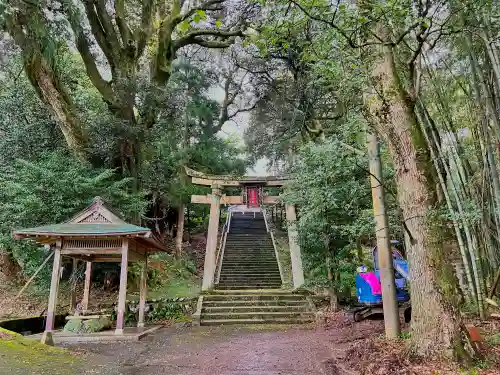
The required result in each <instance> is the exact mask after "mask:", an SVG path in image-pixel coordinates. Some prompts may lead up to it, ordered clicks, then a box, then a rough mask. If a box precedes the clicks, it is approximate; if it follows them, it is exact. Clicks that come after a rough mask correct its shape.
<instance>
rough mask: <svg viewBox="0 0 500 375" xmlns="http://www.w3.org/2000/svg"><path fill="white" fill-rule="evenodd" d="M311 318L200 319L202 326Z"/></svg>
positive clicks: (301, 322) (281, 322)
mask: <svg viewBox="0 0 500 375" xmlns="http://www.w3.org/2000/svg"><path fill="white" fill-rule="evenodd" d="M312 322H313V318H292V319H290V318H274V319H203V318H202V319H201V322H200V324H201V325H202V326H219V325H235V324H242V325H243V324H306V323H312Z"/></svg>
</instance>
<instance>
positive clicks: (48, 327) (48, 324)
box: [41, 239, 62, 345]
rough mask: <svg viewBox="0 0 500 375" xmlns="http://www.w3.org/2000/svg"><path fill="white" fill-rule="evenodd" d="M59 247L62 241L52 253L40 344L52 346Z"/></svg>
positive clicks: (57, 286) (57, 287)
mask: <svg viewBox="0 0 500 375" xmlns="http://www.w3.org/2000/svg"><path fill="white" fill-rule="evenodd" d="M61 246H62V240H61V239H58V240H57V241H56V248H55V251H54V263H53V265H52V279H51V281H50V294H49V306H48V308H47V320H46V321H45V332H44V333H43V335H42V340H41V343H42V344H47V345H54V339H53V337H52V332H53V331H54V317H55V312H56V306H57V293H58V291H59V269H60V268H61Z"/></svg>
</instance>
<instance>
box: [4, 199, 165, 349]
mask: <svg viewBox="0 0 500 375" xmlns="http://www.w3.org/2000/svg"><path fill="white" fill-rule="evenodd" d="M14 237H15V238H27V239H31V240H34V241H36V242H37V243H39V244H43V245H50V246H51V247H53V249H54V262H53V266H52V279H51V285H50V295H49V304H48V309H47V320H46V325H45V332H44V333H43V335H42V340H41V341H42V343H45V344H53V335H52V333H53V332H54V316H55V311H56V306H57V295H58V289H59V279H60V267H61V257H62V256H67V257H71V258H73V259H74V265H75V263H77V262H78V260H81V261H85V262H86V275H85V288H84V295H83V300H82V308H83V311H84V313H85V312H86V310H87V309H88V300H89V291H90V281H91V280H90V277H91V269H92V268H91V267H92V263H93V262H120V263H121V270H120V289H119V297H118V311H117V321H116V330H115V332H114V334H115V335H116V336H123V334H124V322H125V319H124V315H125V310H126V296H127V269H128V263H129V262H136V261H143V262H144V263H143V266H142V272H141V282H140V300H139V319H138V327H144V310H145V304H146V295H147V258H148V256H149V255H150V254H152V253H155V252H160V251H167V250H166V248H165V247H164V246H163V245H162V244H161V243H160V242H159V241H157V240H156V239H155V238H154V237H153V235H152V232H151V230H150V229H149V228H143V227H139V226H136V225H132V224H129V223H127V222H125V221H124V220H123V219H122V218H121V217H120V216H119V215H118V214H116V213H114V212H113V210H112V209H110V208H109V207H108V206H106V204H105V203H104V201H103V200H102V199H101V198H100V197H97V198H95V199H94V201H93V202H92V204H91V205H90V206H89V207H87V208H86V209H85V210H83V211H82V212H80V213H78V214H77V215H75V216H74V217H73V218H72V219H70V220H68V221H67V222H64V223H62V224H54V225H45V226H41V227H36V228H29V229H22V230H17V231H15V232H14Z"/></svg>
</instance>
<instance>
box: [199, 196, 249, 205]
mask: <svg viewBox="0 0 500 375" xmlns="http://www.w3.org/2000/svg"><path fill="white" fill-rule="evenodd" d="M191 203H199V204H211V203H212V195H210V194H207V195H191ZM220 204H243V198H242V197H240V196H235V195H225V196H222V197H221V199H220Z"/></svg>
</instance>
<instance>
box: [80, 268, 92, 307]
mask: <svg viewBox="0 0 500 375" xmlns="http://www.w3.org/2000/svg"><path fill="white" fill-rule="evenodd" d="M91 275H92V262H87V264H86V266H85V285H84V287H83V300H82V311H83V313H86V312H87V311H88V310H89V297H90V281H91Z"/></svg>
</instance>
